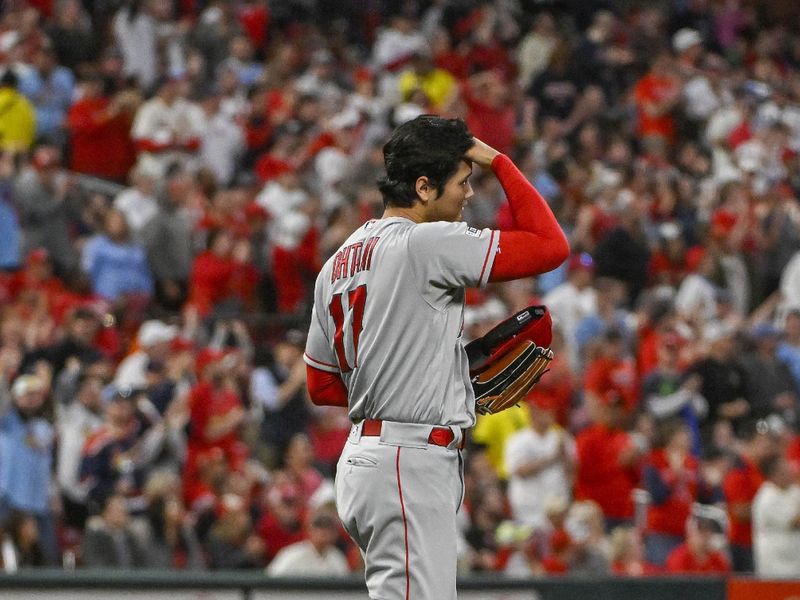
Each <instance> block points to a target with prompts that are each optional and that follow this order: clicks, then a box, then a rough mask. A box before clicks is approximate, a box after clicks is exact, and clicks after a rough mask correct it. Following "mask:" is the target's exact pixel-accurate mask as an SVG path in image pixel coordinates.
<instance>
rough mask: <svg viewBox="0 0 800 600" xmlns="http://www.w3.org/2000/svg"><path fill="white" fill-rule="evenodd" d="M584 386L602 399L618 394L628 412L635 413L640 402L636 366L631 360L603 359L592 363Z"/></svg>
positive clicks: (587, 371)
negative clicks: (610, 393) (608, 395)
mask: <svg viewBox="0 0 800 600" xmlns="http://www.w3.org/2000/svg"><path fill="white" fill-rule="evenodd" d="M584 385H585V387H586V389H587V390H590V391H592V392H594V393H595V394H597V395H598V396H599V397H600V398H603V397H605V395H606V394H607V393H608V392H612V391H613V392H616V393H617V394H619V396H620V397H621V398H622V400H623V402H624V404H625V409H626V410H628V411H633V409H634V408H636V405H637V404H638V402H639V390H638V384H637V378H636V366H635V365H634V363H633V361H631V360H627V359H625V360H618V359H613V358H607V357H601V358H598V359H596V360H594V361H592V362H591V363H590V364H589V366H588V368H587V370H586V381H585V382H584Z"/></svg>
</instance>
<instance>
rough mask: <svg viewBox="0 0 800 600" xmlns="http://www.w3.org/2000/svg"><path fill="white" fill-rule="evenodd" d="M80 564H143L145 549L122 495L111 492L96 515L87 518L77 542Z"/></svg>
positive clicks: (146, 557) (89, 565) (122, 565)
mask: <svg viewBox="0 0 800 600" xmlns="http://www.w3.org/2000/svg"><path fill="white" fill-rule="evenodd" d="M80 550H81V564H83V565H84V566H87V567H93V568H102V567H111V568H123V569H131V568H144V567H146V566H147V564H148V556H147V550H146V548H145V546H144V544H143V543H142V541H141V540H140V539H139V537H138V536H137V533H136V532H135V531H134V529H133V527H132V523H131V517H130V513H129V511H128V507H127V505H126V500H125V497H124V496H122V495H117V494H112V495H110V496H109V497H108V498H106V499H105V501H104V504H103V510H102V512H101V513H100V514H99V515H96V516H94V517H92V518H91V519H89V521H88V523H87V524H86V533H85V534H84V536H83V541H82V542H81V549H80Z"/></svg>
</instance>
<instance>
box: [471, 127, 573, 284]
mask: <svg viewBox="0 0 800 600" xmlns="http://www.w3.org/2000/svg"><path fill="white" fill-rule="evenodd" d="M466 157H467V158H468V159H470V160H472V161H473V162H474V163H475V164H477V165H480V166H481V167H484V168H491V169H492V171H493V172H494V174H495V176H496V177H497V179H498V180H499V181H500V185H501V186H502V187H503V191H505V193H506V198H507V199H508V204H509V206H510V208H511V214H512V215H513V217H514V223H515V225H516V227H517V229H515V230H513V231H502V232H500V241H499V243H498V249H497V256H496V257H495V259H494V262H493V263H492V270H491V271H490V273H489V281H509V280H512V279H520V278H523V277H532V276H533V275H538V274H540V273H546V272H547V271H552V270H553V269H555V268H556V267H558V266H559V265H560V264H561V263H562V262H564V261H565V260H566V259H567V257H568V256H569V242H568V241H567V237H566V236H565V235H564V232H563V231H562V229H561V226H560V225H559V224H558V221H557V220H556V217H555V215H554V214H553V211H552V210H550V206H548V204H547V201H546V200H545V199H544V198H542V196H541V194H539V192H538V191H536V188H534V187H533V186H532V185H531V184H530V182H529V181H528V180H527V179H526V178H525V176H524V175H523V174H522V173H521V172H520V170H519V169H518V168H517V167H516V165H515V164H514V163H513V162H512V161H511V159H510V158H508V157H507V156H505V155H504V154H501V153H500V152H498V151H497V150H495V149H494V148H492V147H490V146H488V145H487V144H485V143H484V142H482V141H480V140H478V139H476V140H475V144H474V145H473V147H472V148H470V149H469V150H468V151H467V154H466Z"/></svg>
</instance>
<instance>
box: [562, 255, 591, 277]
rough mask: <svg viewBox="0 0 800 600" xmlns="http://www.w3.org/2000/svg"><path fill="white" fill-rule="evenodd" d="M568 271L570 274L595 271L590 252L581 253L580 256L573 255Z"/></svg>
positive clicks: (570, 258)
mask: <svg viewBox="0 0 800 600" xmlns="http://www.w3.org/2000/svg"><path fill="white" fill-rule="evenodd" d="M567 269H568V271H569V272H570V273H572V272H574V271H588V272H590V273H591V272H593V271H594V259H593V258H592V255H591V254H589V253H588V252H581V253H580V254H573V255H572V256H570V257H569V263H568V266H567Z"/></svg>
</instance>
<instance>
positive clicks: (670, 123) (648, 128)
mask: <svg viewBox="0 0 800 600" xmlns="http://www.w3.org/2000/svg"><path fill="white" fill-rule="evenodd" d="M679 85H680V84H679V83H678V82H677V81H676V80H674V79H672V78H670V77H659V76H657V75H654V74H653V73H649V74H647V75H645V76H644V77H642V78H641V79H640V80H639V81H638V83H637V84H636V86H635V87H634V89H633V94H634V98H635V100H636V108H637V109H638V115H639V127H638V134H639V135H641V136H645V135H661V136H664V137H665V138H667V139H668V140H671V139H672V138H673V137H674V136H675V119H674V118H673V117H672V115H670V114H669V113H666V114H662V115H659V116H651V115H648V114H647V113H646V112H645V111H644V104H645V103H650V102H661V101H662V100H663V99H664V98H666V97H667V96H669V95H671V94H673V93H674V92H675V90H676V88H677V87H678V86H679Z"/></svg>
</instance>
